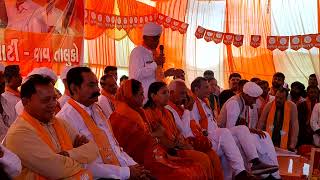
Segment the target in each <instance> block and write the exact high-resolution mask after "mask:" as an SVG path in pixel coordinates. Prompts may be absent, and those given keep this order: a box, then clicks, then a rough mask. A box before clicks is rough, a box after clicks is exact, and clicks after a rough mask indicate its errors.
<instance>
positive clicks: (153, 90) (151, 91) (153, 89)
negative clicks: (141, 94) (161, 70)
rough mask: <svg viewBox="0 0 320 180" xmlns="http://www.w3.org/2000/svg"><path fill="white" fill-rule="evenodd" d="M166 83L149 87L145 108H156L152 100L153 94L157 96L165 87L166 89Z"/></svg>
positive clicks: (153, 84) (155, 83)
mask: <svg viewBox="0 0 320 180" xmlns="http://www.w3.org/2000/svg"><path fill="white" fill-rule="evenodd" d="M166 85H167V84H166V83H164V82H161V81H159V82H154V83H152V84H151V85H150V86H149V90H148V101H147V103H146V104H145V105H144V107H143V108H152V107H154V106H155V103H154V101H153V99H152V97H151V96H152V94H157V93H158V92H159V90H160V89H161V88H163V87H166Z"/></svg>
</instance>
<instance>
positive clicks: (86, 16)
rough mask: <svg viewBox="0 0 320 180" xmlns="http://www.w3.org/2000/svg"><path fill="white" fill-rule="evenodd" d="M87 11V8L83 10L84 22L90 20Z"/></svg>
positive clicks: (86, 22) (87, 22)
mask: <svg viewBox="0 0 320 180" xmlns="http://www.w3.org/2000/svg"><path fill="white" fill-rule="evenodd" d="M89 13H90V11H89V10H87V9H85V10H84V23H85V24H89V21H90V18H89Z"/></svg>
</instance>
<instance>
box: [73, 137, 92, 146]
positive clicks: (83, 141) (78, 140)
mask: <svg viewBox="0 0 320 180" xmlns="http://www.w3.org/2000/svg"><path fill="white" fill-rule="evenodd" d="M88 142H89V140H88V139H87V138H86V137H85V136H80V135H77V136H76V138H75V139H74V143H73V147H74V148H77V147H80V146H82V145H84V144H87V143H88Z"/></svg>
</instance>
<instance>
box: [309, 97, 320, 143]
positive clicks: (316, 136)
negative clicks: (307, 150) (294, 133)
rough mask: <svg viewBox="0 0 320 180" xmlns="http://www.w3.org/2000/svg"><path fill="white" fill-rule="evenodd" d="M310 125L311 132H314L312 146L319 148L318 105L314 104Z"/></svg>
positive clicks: (319, 111) (319, 109)
mask: <svg viewBox="0 0 320 180" xmlns="http://www.w3.org/2000/svg"><path fill="white" fill-rule="evenodd" d="M310 124H311V128H312V130H313V131H314V135H313V141H314V145H316V146H317V147H320V103H318V104H316V105H315V106H314V108H313V111H312V114H311V119H310Z"/></svg>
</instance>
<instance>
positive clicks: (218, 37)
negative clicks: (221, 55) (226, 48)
mask: <svg viewBox="0 0 320 180" xmlns="http://www.w3.org/2000/svg"><path fill="white" fill-rule="evenodd" d="M222 38H223V33H222V32H217V31H215V32H214V36H213V41H214V42H215V43H216V44H218V43H221V41H222Z"/></svg>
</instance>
